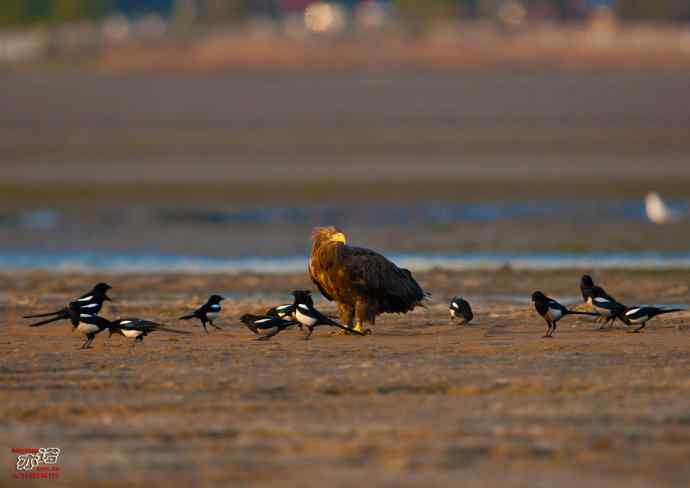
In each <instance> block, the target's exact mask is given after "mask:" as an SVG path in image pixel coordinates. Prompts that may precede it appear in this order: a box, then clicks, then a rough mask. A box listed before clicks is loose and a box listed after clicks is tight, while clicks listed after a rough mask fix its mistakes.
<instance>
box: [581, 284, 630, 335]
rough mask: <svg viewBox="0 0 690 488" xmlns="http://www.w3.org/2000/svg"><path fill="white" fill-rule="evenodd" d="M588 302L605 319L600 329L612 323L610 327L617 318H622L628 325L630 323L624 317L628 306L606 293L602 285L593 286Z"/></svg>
mask: <svg viewBox="0 0 690 488" xmlns="http://www.w3.org/2000/svg"><path fill="white" fill-rule="evenodd" d="M587 303H589V305H590V306H591V307H592V308H593V309H594V311H595V312H597V314H598V315H599V316H600V317H602V318H603V319H604V320H603V322H602V324H601V326H600V327H599V328H600V329H603V328H604V326H605V325H606V324H610V325H609V327H612V326H613V323H614V322H615V321H616V319H617V318H618V319H620V320H621V322H623V324H624V325H625V326H626V327H627V326H628V323H627V322H626V320H625V318H624V317H623V314H624V313H625V311H626V310H627V309H628V307H626V306H625V305H623V304H622V303H620V302H619V301H617V300H616V299H615V298H613V297H612V296H611V295H609V294H608V293H606V292H605V291H604V289H603V288H601V287H600V286H593V287H592V289H591V295H590V296H589V298H588V299H587Z"/></svg>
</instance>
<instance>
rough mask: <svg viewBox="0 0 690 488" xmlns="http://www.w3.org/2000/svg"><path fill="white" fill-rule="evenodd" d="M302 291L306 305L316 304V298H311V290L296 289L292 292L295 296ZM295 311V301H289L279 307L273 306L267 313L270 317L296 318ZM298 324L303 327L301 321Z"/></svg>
mask: <svg viewBox="0 0 690 488" xmlns="http://www.w3.org/2000/svg"><path fill="white" fill-rule="evenodd" d="M297 292H299V293H301V295H302V297H303V300H304V303H305V304H306V305H309V306H310V307H313V306H314V300H312V298H311V292H310V291H309V290H295V291H293V292H292V295H293V296H294V294H295V293H297ZM294 313H295V304H294V303H287V304H284V305H278V306H277V307H273V308H271V309H269V310H267V311H266V315H268V316H269V317H277V318H279V319H284V320H294ZM297 326H298V327H299V328H300V330H301V329H302V324H301V323H300V322H297Z"/></svg>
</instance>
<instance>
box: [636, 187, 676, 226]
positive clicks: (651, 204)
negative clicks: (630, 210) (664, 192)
mask: <svg viewBox="0 0 690 488" xmlns="http://www.w3.org/2000/svg"><path fill="white" fill-rule="evenodd" d="M644 207H645V211H646V212H647V218H648V219H649V220H650V222H653V223H655V224H668V223H669V222H675V221H677V220H678V219H679V218H680V215H678V213H677V212H674V211H673V210H672V209H671V208H670V207H669V206H668V205H666V202H664V201H663V200H662V199H661V197H660V196H659V194H658V193H656V192H651V193H647V195H646V196H645V197H644Z"/></svg>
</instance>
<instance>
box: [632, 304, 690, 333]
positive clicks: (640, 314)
mask: <svg viewBox="0 0 690 488" xmlns="http://www.w3.org/2000/svg"><path fill="white" fill-rule="evenodd" d="M684 311H685V309H683V308H665V309H664V308H658V307H632V308H629V309H628V310H626V312H625V314H624V317H625V319H626V320H627V322H628V323H630V324H641V325H640V326H639V327H638V328H637V329H634V330H631V331H630V332H637V333H639V332H640V331H641V330H642V329H644V327H645V325H647V321H648V320H651V319H653V318H654V317H656V316H657V315H663V314H667V313H674V312H684Z"/></svg>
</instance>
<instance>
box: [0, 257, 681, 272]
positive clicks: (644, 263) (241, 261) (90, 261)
mask: <svg viewBox="0 0 690 488" xmlns="http://www.w3.org/2000/svg"><path fill="white" fill-rule="evenodd" d="M388 257H389V259H391V260H392V261H393V262H395V263H396V264H397V265H399V266H401V267H405V268H408V269H410V270H412V271H428V270H431V269H434V268H443V269H448V270H469V269H487V270H493V269H499V268H503V267H509V268H511V269H515V270H549V269H561V268H570V269H599V268H607V269H641V270H655V269H690V253H686V254H655V253H612V254H595V253H583V254H565V253H549V254H482V253H474V254H457V255H438V254H422V253H419V254H391V255H388ZM0 267H2V268H3V269H4V270H46V271H54V272H65V273H67V272H112V273H153V272H156V273H158V272H160V273H165V272H170V273H178V272H188V273H242V272H256V273H294V272H300V271H304V270H306V268H307V256H304V255H303V256H277V257H276V256H274V257H264V256H247V257H228V258H215V257H203V256H190V255H169V254H168V255H165V254H128V253H101V252H76V253H40V252H39V253H35V252H2V253H0Z"/></svg>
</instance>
